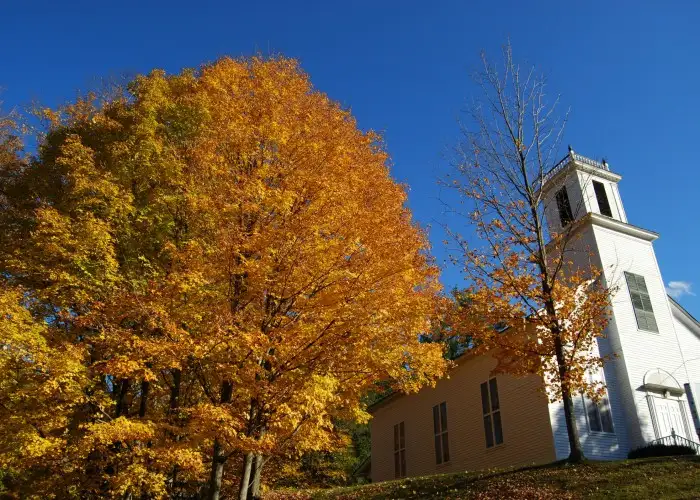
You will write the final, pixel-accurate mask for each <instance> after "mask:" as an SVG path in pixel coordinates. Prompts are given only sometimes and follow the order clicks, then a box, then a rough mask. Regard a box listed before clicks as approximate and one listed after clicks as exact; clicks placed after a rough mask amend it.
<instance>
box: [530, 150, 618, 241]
mask: <svg viewBox="0 0 700 500" xmlns="http://www.w3.org/2000/svg"><path fill="white" fill-rule="evenodd" d="M621 179H622V177H621V176H620V175H619V174H616V173H614V172H612V171H611V170H610V167H609V165H608V162H607V161H605V160H603V161H602V162H597V161H595V160H591V159H590V158H586V157H585V156H581V155H580V154H578V153H576V152H574V150H573V149H572V148H571V146H569V154H567V155H566V156H565V157H564V158H563V159H562V160H561V161H560V162H559V163H557V164H556V165H555V166H554V168H552V169H551V170H550V171H549V172H548V173H547V174H545V176H544V179H543V183H542V185H543V188H542V189H543V195H544V197H543V198H544V207H545V217H546V219H547V223H548V225H549V228H550V231H553V232H561V231H562V230H563V229H564V228H565V227H567V226H568V225H569V224H570V223H573V222H575V221H578V220H580V219H582V218H584V216H586V215H587V214H599V215H602V216H605V217H609V218H611V219H614V220H617V221H620V222H623V223H626V222H627V215H626V214H625V209H624V207H623V206H622V200H621V198H620V191H619V189H618V182H620V180H621Z"/></svg>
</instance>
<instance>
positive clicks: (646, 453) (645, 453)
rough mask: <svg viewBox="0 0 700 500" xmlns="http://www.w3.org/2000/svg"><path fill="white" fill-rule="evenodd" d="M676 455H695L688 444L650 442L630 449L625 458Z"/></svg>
mask: <svg viewBox="0 0 700 500" xmlns="http://www.w3.org/2000/svg"><path fill="white" fill-rule="evenodd" d="M676 455H695V450H694V449H693V448H691V447H690V446H683V445H680V444H678V445H668V444H651V445H647V446H642V447H641V448H637V449H636V450H632V451H630V452H629V454H628V455H627V458H651V457H672V456H676Z"/></svg>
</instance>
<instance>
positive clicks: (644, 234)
mask: <svg viewBox="0 0 700 500" xmlns="http://www.w3.org/2000/svg"><path fill="white" fill-rule="evenodd" d="M581 220H590V222H591V223H592V224H595V225H596V226H601V227H604V228H607V229H612V230H614V231H619V232H621V233H624V234H626V235H628V236H634V237H636V238H639V239H642V240H645V241H654V240H656V239H658V238H659V233H655V232H654V231H649V230H648V229H644V228H641V227H639V226H634V225H632V224H630V223H628V222H622V221H619V220H617V219H613V218H612V217H607V216H605V215H601V214H597V213H594V212H589V213H588V214H586V215H585V216H584V217H583V218H582V219H581Z"/></svg>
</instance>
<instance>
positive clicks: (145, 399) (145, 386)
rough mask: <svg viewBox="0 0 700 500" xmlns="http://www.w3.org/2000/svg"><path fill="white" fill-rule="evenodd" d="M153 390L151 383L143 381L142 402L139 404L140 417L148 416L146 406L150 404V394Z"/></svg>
mask: <svg viewBox="0 0 700 500" xmlns="http://www.w3.org/2000/svg"><path fill="white" fill-rule="evenodd" d="M150 389H151V383H150V382H149V381H147V380H143V381H141V401H140V402H139V417H140V418H143V417H145V416H146V405H147V404H148V392H149V390H150Z"/></svg>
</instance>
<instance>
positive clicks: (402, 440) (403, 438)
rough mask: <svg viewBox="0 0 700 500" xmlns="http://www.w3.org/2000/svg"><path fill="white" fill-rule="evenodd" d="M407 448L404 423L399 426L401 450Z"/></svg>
mask: <svg viewBox="0 0 700 500" xmlns="http://www.w3.org/2000/svg"><path fill="white" fill-rule="evenodd" d="M405 447H406V434H405V432H404V427H403V422H401V423H400V424H399V448H405Z"/></svg>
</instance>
